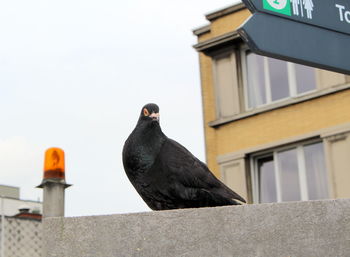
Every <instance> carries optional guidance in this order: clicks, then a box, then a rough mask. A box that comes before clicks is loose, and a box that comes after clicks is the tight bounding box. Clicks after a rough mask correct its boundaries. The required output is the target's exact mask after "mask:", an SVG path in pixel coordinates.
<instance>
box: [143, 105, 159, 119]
mask: <svg viewBox="0 0 350 257" xmlns="http://www.w3.org/2000/svg"><path fill="white" fill-rule="evenodd" d="M140 120H146V121H156V122H159V107H158V105H156V104H153V103H150V104H146V105H145V106H144V107H142V110H141V113H140Z"/></svg>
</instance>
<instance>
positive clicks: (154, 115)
mask: <svg viewBox="0 0 350 257" xmlns="http://www.w3.org/2000/svg"><path fill="white" fill-rule="evenodd" d="M150 117H151V118H152V120H156V121H159V113H154V112H153V113H152V114H151V115H150Z"/></svg>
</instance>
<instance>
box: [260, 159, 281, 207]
mask: <svg viewBox="0 0 350 257" xmlns="http://www.w3.org/2000/svg"><path fill="white" fill-rule="evenodd" d="M258 172H259V202H260V203H271V202H277V192H276V178H275V168H274V164H273V157H272V156H269V157H266V158H262V159H259V160H258Z"/></svg>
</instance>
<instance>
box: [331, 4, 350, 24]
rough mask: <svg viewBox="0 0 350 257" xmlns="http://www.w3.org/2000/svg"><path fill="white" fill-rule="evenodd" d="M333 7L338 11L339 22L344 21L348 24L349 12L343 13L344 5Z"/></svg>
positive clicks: (349, 21) (349, 20) (349, 19)
mask: <svg viewBox="0 0 350 257" xmlns="http://www.w3.org/2000/svg"><path fill="white" fill-rule="evenodd" d="M335 7H336V8H338V9H339V19H340V21H344V19H345V21H346V22H347V23H350V11H345V6H344V5H340V4H336V5H335Z"/></svg>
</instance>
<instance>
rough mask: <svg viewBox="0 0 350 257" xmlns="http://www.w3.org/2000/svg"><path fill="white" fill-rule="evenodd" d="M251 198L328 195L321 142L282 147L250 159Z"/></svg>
mask: <svg viewBox="0 0 350 257" xmlns="http://www.w3.org/2000/svg"><path fill="white" fill-rule="evenodd" d="M252 162H253V163H252V166H253V174H252V175H253V176H252V178H253V195H254V201H255V202H260V203H269V202H282V201H299V200H303V201H305V200H316V199H325V198H327V197H328V186H327V173H326V168H325V159H324V152H323V143H322V142H316V143H315V142H313V143H308V144H301V145H297V146H293V147H288V148H282V149H278V150H275V151H272V152H270V153H267V154H264V155H260V156H255V157H253V158H252Z"/></svg>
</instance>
